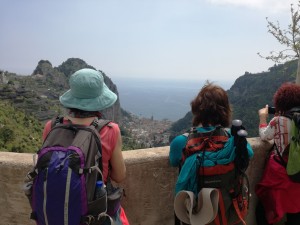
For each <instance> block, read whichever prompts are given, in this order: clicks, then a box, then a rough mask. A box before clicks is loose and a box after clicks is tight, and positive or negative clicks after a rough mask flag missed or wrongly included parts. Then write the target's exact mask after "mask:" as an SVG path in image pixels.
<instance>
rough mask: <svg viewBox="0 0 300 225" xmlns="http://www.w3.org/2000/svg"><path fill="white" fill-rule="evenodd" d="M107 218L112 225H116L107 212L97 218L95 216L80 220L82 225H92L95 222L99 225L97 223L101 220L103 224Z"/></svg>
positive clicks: (83, 217)
mask: <svg viewBox="0 0 300 225" xmlns="http://www.w3.org/2000/svg"><path fill="white" fill-rule="evenodd" d="M105 218H109V220H110V224H111V225H115V223H114V221H113V219H112V218H111V217H110V216H109V215H108V214H107V213H105V212H103V213H100V214H99V215H98V216H96V217H95V216H93V215H88V216H82V217H81V219H80V224H86V225H92V224H93V223H94V222H96V224H98V223H97V221H99V220H101V221H102V222H104V221H105Z"/></svg>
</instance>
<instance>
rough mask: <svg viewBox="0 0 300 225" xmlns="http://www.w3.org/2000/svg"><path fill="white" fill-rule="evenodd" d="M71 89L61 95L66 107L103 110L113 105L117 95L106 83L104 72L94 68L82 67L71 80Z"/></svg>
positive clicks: (60, 98)
mask: <svg viewBox="0 0 300 225" xmlns="http://www.w3.org/2000/svg"><path fill="white" fill-rule="evenodd" d="M69 85H70V90H68V91H66V92H65V93H64V94H63V95H62V96H60V97H59V101H60V103H61V104H62V105H63V106H64V107H66V108H75V109H80V110H84V111H101V110H103V109H106V108H108V107H110V106H112V105H113V104H114V103H115V102H116V100H117V95H116V94H115V93H114V92H112V91H111V90H109V88H108V87H107V86H106V85H105V83H104V79H103V76H102V74H101V73H100V72H99V71H96V70H93V69H81V70H78V71H76V72H75V73H73V74H72V75H71V77H70V80H69Z"/></svg>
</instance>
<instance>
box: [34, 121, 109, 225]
mask: <svg viewBox="0 0 300 225" xmlns="http://www.w3.org/2000/svg"><path fill="white" fill-rule="evenodd" d="M62 122H63V118H62V117H58V118H56V119H55V120H53V121H52V129H51V131H50V132H49V134H48V135H47V137H46V139H45V140H44V143H43V145H42V147H41V149H40V150H39V151H38V153H37V155H38V160H37V163H36V165H35V167H34V168H33V170H32V171H31V172H30V173H28V177H29V178H30V180H31V181H32V188H31V191H30V194H31V195H30V196H29V200H30V203H31V207H32V213H31V219H34V220H36V223H37V225H81V224H82V225H83V224H102V222H101V221H104V220H105V217H106V216H107V214H106V210H107V195H105V196H103V197H102V198H98V199H95V197H94V196H95V187H96V182H97V180H103V177H102V152H101V142H100V136H99V131H100V130H101V129H102V128H103V127H104V126H106V125H108V123H109V122H110V121H108V120H101V119H100V120H98V119H95V120H94V121H93V122H92V124H91V125H90V126H83V125H76V124H72V123H71V122H70V123H67V124H63V123H62ZM108 126H109V125H108Z"/></svg>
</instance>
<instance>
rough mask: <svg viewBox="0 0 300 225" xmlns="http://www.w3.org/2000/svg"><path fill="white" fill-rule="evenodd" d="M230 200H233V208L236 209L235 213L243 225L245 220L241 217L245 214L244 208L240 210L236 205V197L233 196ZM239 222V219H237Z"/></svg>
mask: <svg viewBox="0 0 300 225" xmlns="http://www.w3.org/2000/svg"><path fill="white" fill-rule="evenodd" d="M232 202H233V206H234V209H235V211H236V214H237V215H238V217H239V219H240V221H241V222H242V223H243V224H244V225H247V224H246V222H245V220H244V219H243V218H244V216H245V214H246V210H243V212H241V211H240V208H239V206H238V202H237V199H236V198H234V199H232ZM238 222H239V221H238Z"/></svg>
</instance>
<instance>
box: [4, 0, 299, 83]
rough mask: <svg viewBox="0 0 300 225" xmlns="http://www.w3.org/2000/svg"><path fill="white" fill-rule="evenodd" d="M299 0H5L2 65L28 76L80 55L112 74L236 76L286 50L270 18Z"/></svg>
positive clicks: (283, 17) (263, 66) (281, 16)
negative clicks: (41, 64)
mask: <svg viewBox="0 0 300 225" xmlns="http://www.w3.org/2000/svg"><path fill="white" fill-rule="evenodd" d="M290 3H294V4H295V5H297V1H296V0H293V1H292V0H142V1H141V0H123V1H115V0H108V1H104V0H51V1H41V0H26V1H25V0H24V1H17V0H0V8H1V13H0V31H1V33H0V34H1V38H0V69H2V70H8V71H10V72H16V73H18V74H24V75H28V74H31V73H32V72H33V70H34V69H35V67H36V66H37V63H38V62H39V60H41V59H44V60H49V61H50V62H51V63H52V65H53V67H55V66H59V65H60V64H61V63H62V62H64V61H66V60H67V59H68V58H81V59H83V60H84V61H85V62H87V63H88V64H90V65H92V66H94V67H95V68H96V69H100V70H103V71H104V72H105V73H106V74H107V75H108V76H109V77H111V78H114V77H147V78H149V77H157V78H166V79H168V78H172V79H193V80H194V79H201V80H203V79H209V80H212V81H217V80H235V79H236V78H237V77H239V76H241V75H243V74H244V73H245V71H248V72H252V73H256V72H262V71H266V70H267V69H268V68H269V67H270V66H272V65H273V64H274V63H272V62H271V61H267V60H265V59H262V58H260V57H259V56H258V55H257V52H261V53H262V54H268V52H270V51H271V50H276V49H280V45H279V44H278V43H277V41H276V40H275V38H273V36H272V35H271V34H269V33H268V32H267V27H266V26H267V22H266V19H265V18H266V17H269V19H270V20H271V21H274V22H276V21H277V20H278V21H279V22H280V24H281V25H282V27H284V28H285V27H286V25H287V24H289V23H290Z"/></svg>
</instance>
